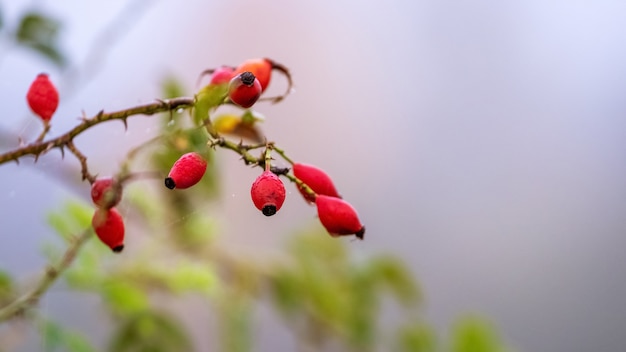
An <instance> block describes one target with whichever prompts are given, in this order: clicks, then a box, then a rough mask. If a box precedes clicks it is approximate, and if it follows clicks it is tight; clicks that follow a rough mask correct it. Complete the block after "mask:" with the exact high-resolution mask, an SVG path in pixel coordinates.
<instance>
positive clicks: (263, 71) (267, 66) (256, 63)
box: [235, 59, 273, 92]
mask: <svg viewBox="0 0 626 352" xmlns="http://www.w3.org/2000/svg"><path fill="white" fill-rule="evenodd" d="M272 66H273V64H272V62H271V61H270V60H268V59H250V60H246V61H244V62H243V63H242V64H241V65H239V67H237V68H236V69H235V75H238V74H240V73H243V72H246V71H248V72H252V74H254V75H255V76H256V78H257V79H258V80H259V83H261V91H263V92H264V91H265V89H266V88H267V86H268V85H269V84H270V79H271V78H272V68H273V67H272Z"/></svg>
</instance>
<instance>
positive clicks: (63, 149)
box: [59, 145, 65, 159]
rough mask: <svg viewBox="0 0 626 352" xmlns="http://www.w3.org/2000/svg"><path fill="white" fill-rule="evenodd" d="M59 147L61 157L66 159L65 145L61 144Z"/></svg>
mask: <svg viewBox="0 0 626 352" xmlns="http://www.w3.org/2000/svg"><path fill="white" fill-rule="evenodd" d="M59 149H60V150H61V159H65V147H63V145H61V146H59Z"/></svg>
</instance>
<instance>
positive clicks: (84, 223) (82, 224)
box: [48, 200, 93, 242]
mask: <svg viewBox="0 0 626 352" xmlns="http://www.w3.org/2000/svg"><path fill="white" fill-rule="evenodd" d="M92 214H93V208H92V207H91V206H89V205H87V204H85V203H83V202H79V201H75V200H69V201H66V202H65V204H64V205H63V206H62V207H61V208H60V209H59V210H56V211H54V212H50V213H48V224H49V225H50V227H52V229H53V230H54V231H55V232H56V233H57V234H58V235H59V236H61V238H63V239H64V240H65V241H66V242H67V241H69V240H70V239H72V237H74V236H77V235H78V234H79V233H81V232H83V231H84V230H85V229H88V228H89V227H90V226H91V217H92Z"/></svg>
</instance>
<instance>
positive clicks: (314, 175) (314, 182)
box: [293, 163, 341, 203]
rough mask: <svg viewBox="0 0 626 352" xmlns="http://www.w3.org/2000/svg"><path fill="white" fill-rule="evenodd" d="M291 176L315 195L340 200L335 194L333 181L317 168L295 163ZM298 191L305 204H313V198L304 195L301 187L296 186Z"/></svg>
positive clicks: (337, 194) (306, 194)
mask: <svg viewBox="0 0 626 352" xmlns="http://www.w3.org/2000/svg"><path fill="white" fill-rule="evenodd" d="M293 175H294V176H296V177H297V178H298V179H299V180H300V181H302V182H304V183H305V184H306V185H307V186H309V188H311V190H313V192H315V193H316V194H319V195H325V196H330V197H336V198H341V196H340V195H339V193H337V189H336V188H335V185H334V184H333V180H332V179H331V178H330V176H328V174H326V172H324V171H323V170H321V169H319V168H318V167H315V166H313V165H308V164H301V163H295V164H293ZM298 190H299V191H300V193H301V194H302V196H303V197H304V199H305V200H306V201H307V202H309V203H313V202H315V197H313V196H311V195H310V194H308V193H306V192H305V191H304V189H303V188H302V187H300V186H298Z"/></svg>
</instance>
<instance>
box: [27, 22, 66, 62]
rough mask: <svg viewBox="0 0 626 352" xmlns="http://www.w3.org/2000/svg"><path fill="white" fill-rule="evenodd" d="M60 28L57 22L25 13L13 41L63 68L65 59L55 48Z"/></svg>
mask: <svg viewBox="0 0 626 352" xmlns="http://www.w3.org/2000/svg"><path fill="white" fill-rule="evenodd" d="M60 26H61V25H60V22H59V21H57V20H54V19H52V18H50V17H47V16H45V15H43V14H41V13H36V12H31V13H27V14H26V15H24V16H23V17H22V19H21V21H20V24H19V27H18V30H17V32H16V33H15V39H16V40H17V42H18V43H21V44H23V45H25V46H28V47H30V48H32V49H33V50H35V51H37V52H38V53H39V54H41V55H43V56H45V57H47V58H48V59H49V60H51V61H52V62H54V63H55V64H57V65H58V66H64V65H65V58H64V57H63V55H62V54H61V52H60V51H59V49H58V48H57V47H56V42H57V39H58V33H59V29H60Z"/></svg>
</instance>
